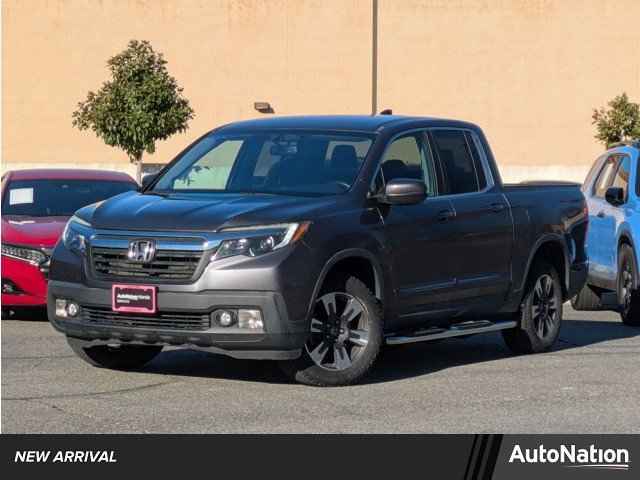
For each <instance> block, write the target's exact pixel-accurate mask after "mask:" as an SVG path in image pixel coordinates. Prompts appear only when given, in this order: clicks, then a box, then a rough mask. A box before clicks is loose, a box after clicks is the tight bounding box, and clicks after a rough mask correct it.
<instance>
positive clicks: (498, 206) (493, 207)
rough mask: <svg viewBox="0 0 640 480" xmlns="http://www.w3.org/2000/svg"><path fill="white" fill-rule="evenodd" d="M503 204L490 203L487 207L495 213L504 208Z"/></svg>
mask: <svg viewBox="0 0 640 480" xmlns="http://www.w3.org/2000/svg"><path fill="white" fill-rule="evenodd" d="M505 208H506V207H505V204H504V203H492V204H491V205H489V209H490V210H491V211H492V212H495V213H500V212H501V211H503V210H504V209H505Z"/></svg>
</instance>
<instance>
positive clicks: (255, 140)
mask: <svg viewBox="0 0 640 480" xmlns="http://www.w3.org/2000/svg"><path fill="white" fill-rule="evenodd" d="M372 142H373V136H366V135H364V134H357V135H354V134H349V133H333V132H315V131H314V132H301V131H295V130H293V131H272V132H253V133H242V134H235V135H221V134H211V135H208V136H206V137H204V138H203V139H202V140H200V141H199V142H198V143H196V144H195V145H193V146H192V147H191V148H190V149H189V150H188V151H187V152H186V153H184V154H183V155H182V156H181V157H180V158H179V159H178V160H177V161H176V162H175V163H174V164H173V165H172V166H171V167H169V169H168V170H167V171H166V172H164V174H163V175H162V177H161V178H160V179H159V180H158V181H157V183H156V184H155V186H154V188H153V191H156V192H185V191H214V192H242V193H274V194H283V195H335V194H338V193H344V192H346V191H347V190H349V188H351V185H352V184H353V182H354V181H355V179H356V176H357V175H358V172H359V171H360V167H361V165H362V162H363V161H364V158H365V156H366V155H367V152H368V151H369V147H371V144H372Z"/></svg>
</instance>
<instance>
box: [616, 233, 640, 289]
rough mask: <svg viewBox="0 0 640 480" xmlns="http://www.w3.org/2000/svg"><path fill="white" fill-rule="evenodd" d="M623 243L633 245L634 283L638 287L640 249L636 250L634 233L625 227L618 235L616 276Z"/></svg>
mask: <svg viewBox="0 0 640 480" xmlns="http://www.w3.org/2000/svg"><path fill="white" fill-rule="evenodd" d="M622 245H629V247H631V250H632V252H633V261H634V279H633V285H634V288H638V280H639V279H638V273H639V272H638V253H637V252H638V251H637V250H636V246H635V243H634V241H633V235H632V234H631V232H630V231H629V230H627V229H624V230H622V231H621V233H620V234H619V235H618V242H617V245H616V278H617V275H618V262H619V261H620V258H619V257H620V248H621V247H622Z"/></svg>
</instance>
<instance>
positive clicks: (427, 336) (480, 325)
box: [385, 320, 518, 345]
mask: <svg viewBox="0 0 640 480" xmlns="http://www.w3.org/2000/svg"><path fill="white" fill-rule="evenodd" d="M517 325H518V322H515V321H508V322H490V321H489V320H480V321H473V322H464V323H459V324H456V325H453V326H452V327H450V328H430V329H427V330H418V331H416V332H414V333H413V335H395V334H391V335H390V336H388V337H387V338H386V339H385V340H386V343H387V345H402V344H405V343H417V342H426V341H428V340H439V339H441V338H451V337H461V336H464V335H475V334H476V333H487V332H496V331H498V330H506V329H507V328H514V327H516V326H517Z"/></svg>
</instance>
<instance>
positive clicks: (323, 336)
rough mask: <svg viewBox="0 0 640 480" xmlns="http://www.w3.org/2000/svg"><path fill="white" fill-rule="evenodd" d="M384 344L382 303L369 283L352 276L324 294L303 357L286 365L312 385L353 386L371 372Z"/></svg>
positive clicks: (284, 367)
mask: <svg viewBox="0 0 640 480" xmlns="http://www.w3.org/2000/svg"><path fill="white" fill-rule="evenodd" d="M381 345H382V312H381V309H380V303H379V302H378V300H377V299H376V298H375V297H374V296H373V294H372V293H371V291H370V290H369V289H368V288H367V286H366V285H365V284H364V283H362V282H361V281H360V280H359V279H358V278H356V277H349V278H348V279H347V280H346V281H345V282H335V284H333V285H332V286H331V287H330V288H327V289H324V291H323V293H322V294H321V295H320V298H318V300H317V301H316V303H315V306H314V311H313V316H312V319H311V332H310V334H309V339H308V341H307V343H306V344H305V347H304V351H303V354H302V356H301V357H300V358H299V359H297V360H292V361H287V362H281V364H280V366H281V367H282V370H283V371H284V372H285V373H286V374H287V375H288V376H289V377H291V378H293V379H294V380H296V381H297V382H300V383H304V384H306V385H315V386H321V387H324V386H340V385H349V384H352V383H355V382H357V381H358V380H360V379H361V378H362V377H363V376H364V375H365V374H366V373H367V372H368V371H369V369H370V368H371V366H372V365H373V362H374V361H375V359H376V357H377V356H378V352H379V351H380V347H381Z"/></svg>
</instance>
